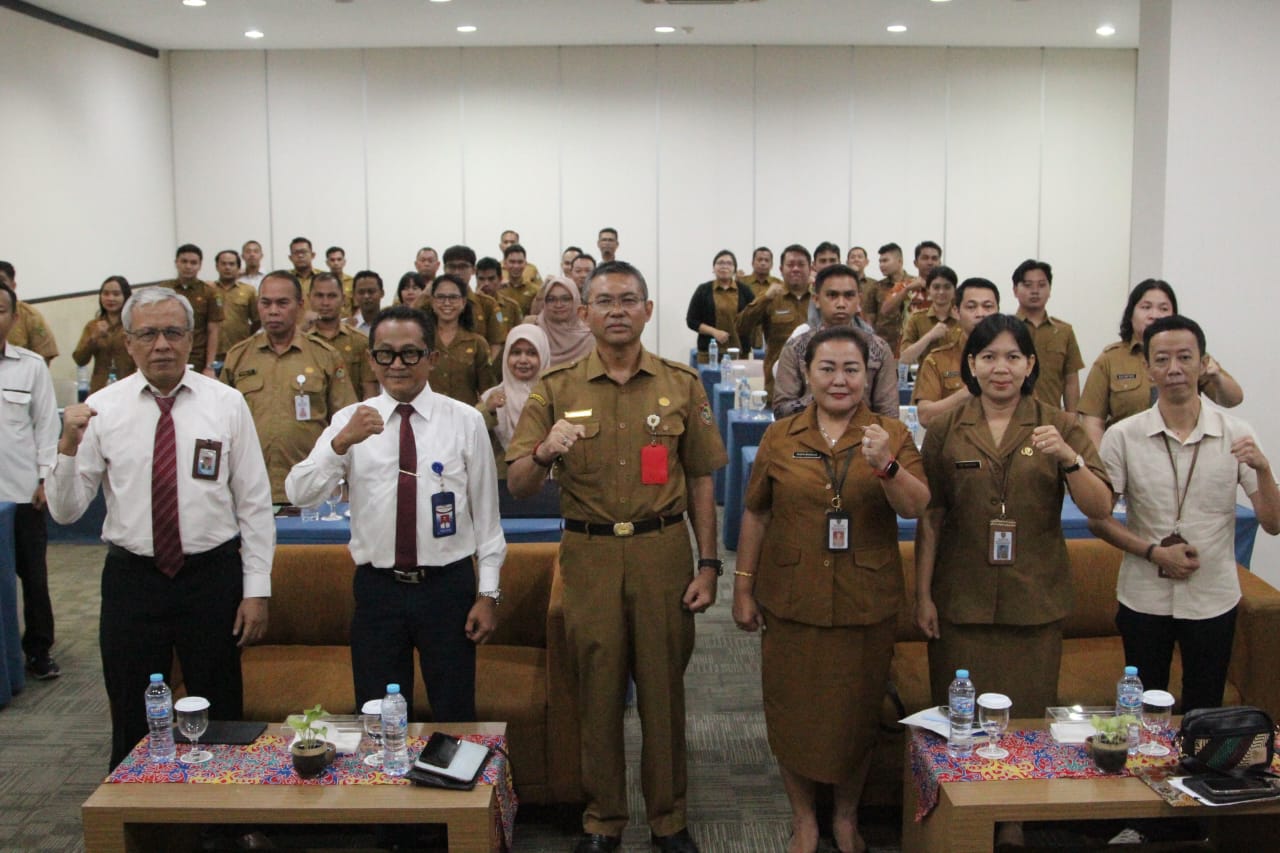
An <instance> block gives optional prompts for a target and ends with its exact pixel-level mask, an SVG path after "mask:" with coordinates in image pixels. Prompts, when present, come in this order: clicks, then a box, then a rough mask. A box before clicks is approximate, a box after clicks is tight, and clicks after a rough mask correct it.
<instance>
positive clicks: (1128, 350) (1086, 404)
mask: <svg viewBox="0 0 1280 853" xmlns="http://www.w3.org/2000/svg"><path fill="white" fill-rule="evenodd" d="M1222 372H1223V374H1225V375H1227V376H1230V374H1229V373H1227V372H1226V371H1225V370H1223V371H1222ZM1200 393H1202V394H1204V395H1205V396H1206V397H1208V398H1209V399H1210V400H1213V402H1215V403H1218V404H1221V403H1222V401H1221V400H1220V399H1219V396H1220V395H1218V386H1216V385H1214V384H1212V383H1211V382H1210V381H1209V377H1207V376H1204V375H1203V374H1202V375H1201V376H1200ZM1156 396H1157V394H1156V387H1155V386H1154V385H1152V384H1151V377H1150V376H1149V375H1148V374H1147V361H1146V359H1145V358H1143V357H1142V341H1130V342H1129V343H1125V342H1124V341H1116V342H1115V343H1114V344H1110V345H1108V346H1107V347H1106V348H1104V349H1103V350H1102V354H1101V355H1099V356H1098V358H1097V360H1096V361H1094V363H1093V367H1091V368H1089V376H1088V378H1087V379H1086V380H1085V383H1084V390H1083V391H1081V392H1080V405H1079V406H1077V407H1076V411H1078V412H1079V413H1080V414H1082V415H1092V416H1094V417H1096V418H1102V419H1103V421H1105V422H1106V425H1107V426H1111V425H1112V424H1113V423H1115V422H1116V421H1122V420H1124V419H1125V418H1127V417H1129V416H1131V415H1136V414H1138V413H1139V412H1145V411H1146V410H1147V409H1149V408H1151V407H1152V406H1154V405H1155V402H1156Z"/></svg>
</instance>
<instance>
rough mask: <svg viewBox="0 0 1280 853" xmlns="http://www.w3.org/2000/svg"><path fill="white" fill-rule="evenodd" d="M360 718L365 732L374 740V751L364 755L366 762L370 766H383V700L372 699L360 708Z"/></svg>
mask: <svg viewBox="0 0 1280 853" xmlns="http://www.w3.org/2000/svg"><path fill="white" fill-rule="evenodd" d="M360 719H361V721H362V722H363V723H364V733H365V734H366V735H367V736H368V737H369V740H371V741H373V751H372V752H370V753H369V754H368V755H366V756H365V757H364V763H365V764H368V765H369V766H370V767H381V766H382V700H381V699H370V700H369V701H368V702H365V703H364V706H363V707H362V708H361V709H360Z"/></svg>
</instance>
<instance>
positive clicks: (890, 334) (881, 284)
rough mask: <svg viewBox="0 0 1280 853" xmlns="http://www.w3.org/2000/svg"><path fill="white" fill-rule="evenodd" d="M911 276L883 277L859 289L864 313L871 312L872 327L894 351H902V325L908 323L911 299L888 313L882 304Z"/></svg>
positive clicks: (905, 300)
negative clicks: (895, 278) (881, 307)
mask: <svg viewBox="0 0 1280 853" xmlns="http://www.w3.org/2000/svg"><path fill="white" fill-rule="evenodd" d="M910 279H911V276H909V275H907V274H906V273H903V274H902V277H901V278H900V279H898V281H896V282H895V281H894V280H893V279H889V278H886V279H881V280H880V281H878V282H876V283H875V284H874V285H872V286H870V287H868V288H867V289H866V290H865V291H863V289H862V287H861V286H859V288H858V290H859V292H860V293H862V299H861V305H862V310H863V313H864V314H869V315H870V316H871V317H872V318H873V319H872V320H871V325H872V327H874V328H875V330H876V334H877V335H879V336H880V337H882V338H884V339H885V341H886V342H888V344H889V346H891V347H893V352H894V354H895V355H896V354H897V353H900V352H902V347H901V342H902V326H903V324H904V323H906V321H907V320H906V318H907V312H908V310H909V309H908V307H907V306H908V304H909V303H910V300H909V299H904V300H902V303H901V304H900V305H899V306H898V309H897V310H896V311H893V312H891V313H888V314H886V313H885V312H883V311H881V310H880V305H881V304H882V303H883V302H884V301H885V300H886V299H888V298H889V297H890V296H891V295H892V294H893V291H894V288H895V287H897V286H898V285H899V284H901V285H902V286H903V287H906V283H907V282H908V281H910Z"/></svg>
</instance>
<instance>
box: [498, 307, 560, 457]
mask: <svg viewBox="0 0 1280 853" xmlns="http://www.w3.org/2000/svg"><path fill="white" fill-rule="evenodd" d="M516 341H528V342H529V343H531V344H533V348H534V349H536V350H537V351H538V363H539V364H540V365H541V366H540V367H539V368H538V372H539V373H541V372H542V371H544V370H546V369H547V368H548V367H550V366H551V345H550V344H548V343H547V335H546V333H545V332H543V331H542V329H541V328H539V327H538V326H535V325H534V324H532V323H521V324H519V325H518V326H516V327H515V328H513V329H512V330H511V331H509V332H507V343H506V344H505V345H504V346H503V348H502V384H501V385H495V386H493V387H492V388H490V389H489V390H488V391H485V392H484V394H483V395H481V397H480V400H481V402H484V401H487V400H488V399H489V398H490V397H491V396H492V395H494V394H496V393H498V392H499V391H501V392H502V393H503V394H504V395H505V396H506V402H505V403H503V404H502V405H501V406H500V407H498V411H497V412H496V413H495V417H497V419H498V424H497V426H495V427H494V429H493V431H494V432H495V433H497V436H498V441H499V442H500V443H501V444H502V449H503V450H506V449H507V447H508V446H509V445H510V444H511V437H512V436H513V435H515V433H516V424H518V423H520V413H521V412H523V411H524V404H525V403H526V402H527V401H528V400H529V392H530V391H532V390H533V386H534V384H535V383H536V382H537V381H538V378H537V377H536V376H535V377H534V378H533V379H531V380H530V381H528V382H522V381H520V380H519V379H516V378H515V377H514V376H512V375H511V368H509V367H507V356H509V355H510V354H511V348H512V347H514V346H515V345H516Z"/></svg>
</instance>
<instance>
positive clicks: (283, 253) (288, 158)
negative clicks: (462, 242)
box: [267, 50, 369, 271]
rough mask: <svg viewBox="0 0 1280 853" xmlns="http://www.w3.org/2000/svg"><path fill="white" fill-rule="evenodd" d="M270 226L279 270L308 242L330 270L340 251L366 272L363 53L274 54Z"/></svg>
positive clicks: (270, 70)
mask: <svg viewBox="0 0 1280 853" xmlns="http://www.w3.org/2000/svg"><path fill="white" fill-rule="evenodd" d="M267 104H268V108H269V112H268V119H267V122H268V133H269V135H270V142H269V150H270V152H271V153H270V157H271V221H272V233H273V234H274V235H275V237H274V239H275V245H274V246H273V247H272V250H273V254H274V257H275V260H276V263H277V264H278V265H279V266H282V267H283V266H287V265H288V253H289V241H290V240H291V239H293V238H294V237H306V238H308V239H309V240H311V244H312V246H313V247H314V249H315V252H316V260H315V261H314V262H313V265H314V266H315V267H316V268H317V269H324V250H325V248H326V247H328V246H330V245H334V244H337V245H340V246H342V247H343V248H344V249H346V252H347V267H348V269H350V270H352V271H355V270H358V269H361V268H362V267H364V265H365V263H366V261H367V259H368V255H369V251H368V246H367V243H366V239H365V234H366V231H365V228H366V216H365V175H364V172H365V159H364V157H365V143H364V138H365V123H364V119H363V112H364V69H363V63H362V56H361V51H358V50H328V51H325V52H324V54H323V56H321V57H318V56H316V55H315V54H312V53H309V52H305V51H289V50H285V51H271V52H269V53H268V54H267Z"/></svg>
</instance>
